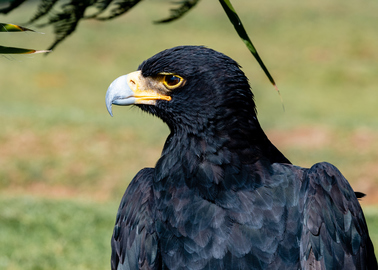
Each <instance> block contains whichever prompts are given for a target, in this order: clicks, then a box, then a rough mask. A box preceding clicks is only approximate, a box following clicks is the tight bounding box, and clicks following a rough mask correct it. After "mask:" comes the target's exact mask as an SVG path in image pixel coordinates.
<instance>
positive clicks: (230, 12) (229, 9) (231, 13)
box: [219, 0, 279, 92]
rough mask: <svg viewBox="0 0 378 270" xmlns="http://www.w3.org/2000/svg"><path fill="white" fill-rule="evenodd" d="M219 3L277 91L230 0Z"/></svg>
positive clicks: (220, 0) (221, 0) (222, 0)
mask: <svg viewBox="0 0 378 270" xmlns="http://www.w3.org/2000/svg"><path fill="white" fill-rule="evenodd" d="M219 2H220V3H221V5H222V7H223V9H224V11H225V12H226V14H227V16H228V19H229V20H230V22H231V23H232V24H233V25H234V28H235V30H236V32H237V33H238V35H239V37H240V38H241V39H242V40H243V42H244V44H245V45H246V46H247V48H248V49H249V51H250V52H251V53H252V55H253V56H254V57H255V59H256V61H257V62H258V63H259V65H260V67H261V68H262V69H263V71H264V73H265V75H266V76H267V77H268V79H269V81H270V82H271V83H272V84H273V86H274V88H276V90H277V91H278V92H279V90H278V88H277V85H276V82H275V81H274V79H273V77H272V75H270V73H269V71H268V69H267V68H266V66H265V64H264V62H263V61H262V59H261V58H260V55H259V54H258V53H257V50H256V48H255V46H254V45H253V43H252V41H251V39H250V38H249V36H248V34H247V32H246V31H245V29H244V26H243V24H242V22H241V20H240V18H239V16H238V14H237V13H236V11H235V9H234V7H233V6H232V4H231V2H230V0H219Z"/></svg>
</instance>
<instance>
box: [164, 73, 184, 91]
mask: <svg viewBox="0 0 378 270" xmlns="http://www.w3.org/2000/svg"><path fill="white" fill-rule="evenodd" d="M183 82H184V79H183V78H181V77H180V76H178V75H172V74H168V75H164V78H163V83H164V85H165V86H166V87H167V88H168V89H174V88H177V87H179V86H180V85H182V83H183Z"/></svg>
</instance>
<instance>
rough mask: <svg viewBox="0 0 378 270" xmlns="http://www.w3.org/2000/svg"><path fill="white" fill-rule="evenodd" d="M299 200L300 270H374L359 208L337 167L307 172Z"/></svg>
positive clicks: (318, 167)
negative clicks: (313, 269)
mask: <svg viewBox="0 0 378 270" xmlns="http://www.w3.org/2000/svg"><path fill="white" fill-rule="evenodd" d="M301 198H303V203H304V210H303V220H304V221H303V229H302V235H301V243H300V250H301V266H302V268H303V269H310V268H311V267H313V266H314V265H316V266H317V267H320V269H344V268H345V267H347V268H348V269H377V261H376V259H375V256H374V248H373V245H372V242H371V240H370V238H369V234H368V228H367V225H366V221H365V218H364V215H363V212H362V209H361V206H360V204H359V202H358V199H357V197H356V195H355V193H354V191H353V189H352V187H351V186H350V185H349V183H348V181H347V180H346V179H345V178H344V176H343V175H342V174H341V173H340V172H339V170H338V169H337V168H336V167H334V166H333V165H331V164H329V163H325V162H324V163H318V164H315V165H314V166H313V167H312V168H311V169H309V170H308V172H307V174H306V175H305V178H304V182H303V185H302V188H301ZM317 269H318V268H317Z"/></svg>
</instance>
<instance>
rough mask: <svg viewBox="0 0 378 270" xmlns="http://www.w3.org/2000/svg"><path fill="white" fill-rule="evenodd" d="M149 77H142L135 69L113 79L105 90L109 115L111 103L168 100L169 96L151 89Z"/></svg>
mask: <svg viewBox="0 0 378 270" xmlns="http://www.w3.org/2000/svg"><path fill="white" fill-rule="evenodd" d="M148 80H150V79H149V78H145V77H143V75H142V73H141V72H140V71H135V72H132V73H129V74H127V75H123V76H121V77H118V78H117V79H115V80H114V81H113V82H112V83H111V84H110V86H109V88H108V91H107V92H106V97H105V102H106V108H107V109H108V112H109V114H110V115H111V116H113V113H112V104H114V105H120V106H128V105H133V104H146V105H155V104H156V101H157V100H167V101H170V100H171V99H172V98H171V97H170V96H166V95H163V94H162V93H160V92H158V91H157V90H155V89H153V88H152V87H151V85H153V83H151V82H149V81H148Z"/></svg>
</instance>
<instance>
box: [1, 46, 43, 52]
mask: <svg viewBox="0 0 378 270" xmlns="http://www.w3.org/2000/svg"><path fill="white" fill-rule="evenodd" d="M48 52H50V50H39V51H38V50H33V49H24V48H15V47H5V46H0V54H32V53H48Z"/></svg>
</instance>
